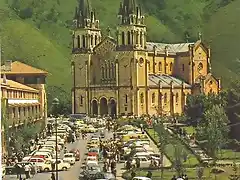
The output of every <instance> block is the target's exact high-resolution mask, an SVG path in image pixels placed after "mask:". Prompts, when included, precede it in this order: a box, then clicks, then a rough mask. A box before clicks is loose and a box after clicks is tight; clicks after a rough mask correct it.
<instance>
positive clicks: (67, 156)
mask: <svg viewBox="0 0 240 180" xmlns="http://www.w3.org/2000/svg"><path fill="white" fill-rule="evenodd" d="M64 157H65V158H71V157H73V155H71V154H66V155H64Z"/></svg>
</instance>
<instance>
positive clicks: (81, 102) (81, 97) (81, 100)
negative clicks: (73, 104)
mask: <svg viewBox="0 0 240 180" xmlns="http://www.w3.org/2000/svg"><path fill="white" fill-rule="evenodd" d="M80 105H83V96H80Z"/></svg>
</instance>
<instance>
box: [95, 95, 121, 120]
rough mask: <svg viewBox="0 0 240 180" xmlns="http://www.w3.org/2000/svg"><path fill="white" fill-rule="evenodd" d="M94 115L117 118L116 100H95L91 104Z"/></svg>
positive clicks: (103, 98)
mask: <svg viewBox="0 0 240 180" xmlns="http://www.w3.org/2000/svg"><path fill="white" fill-rule="evenodd" d="M91 109H92V115H95V116H96V115H101V116H104V115H110V116H112V117H115V116H116V115H117V103H116V100H115V99H110V100H107V98H105V97H102V98H100V100H97V99H94V100H92V103H91Z"/></svg>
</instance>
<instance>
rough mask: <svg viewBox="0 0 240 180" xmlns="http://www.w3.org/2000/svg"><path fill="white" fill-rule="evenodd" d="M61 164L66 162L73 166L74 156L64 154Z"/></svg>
mask: <svg viewBox="0 0 240 180" xmlns="http://www.w3.org/2000/svg"><path fill="white" fill-rule="evenodd" d="M63 162H68V163H70V164H71V165H74V164H75V162H76V158H75V154H73V153H66V154H64V155H63Z"/></svg>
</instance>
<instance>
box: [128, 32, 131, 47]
mask: <svg viewBox="0 0 240 180" xmlns="http://www.w3.org/2000/svg"><path fill="white" fill-rule="evenodd" d="M129 44H131V33H130V31H128V45H129Z"/></svg>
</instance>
